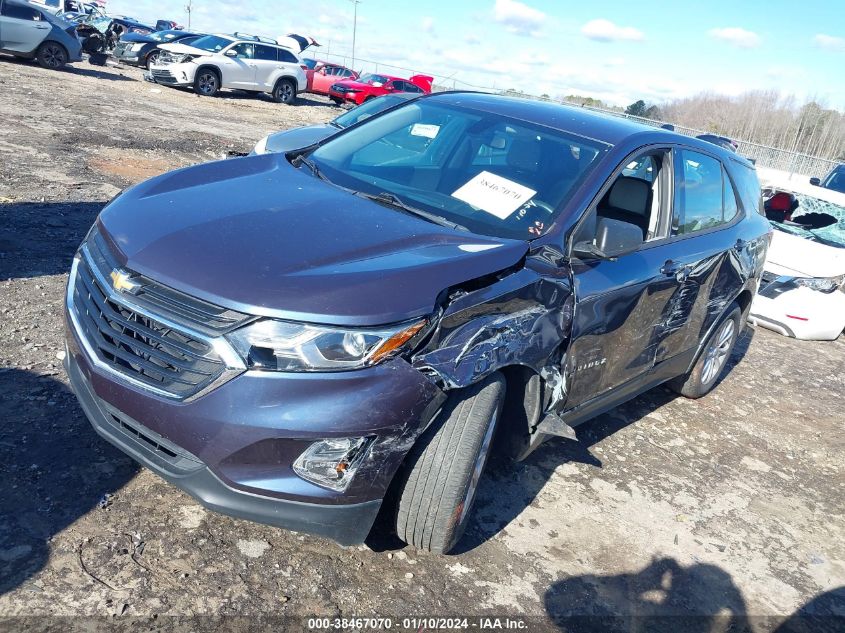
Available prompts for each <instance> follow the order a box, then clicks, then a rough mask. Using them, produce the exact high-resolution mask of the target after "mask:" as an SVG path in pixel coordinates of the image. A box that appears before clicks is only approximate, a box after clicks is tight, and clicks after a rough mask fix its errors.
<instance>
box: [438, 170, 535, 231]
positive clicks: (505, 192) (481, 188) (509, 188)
mask: <svg viewBox="0 0 845 633" xmlns="http://www.w3.org/2000/svg"><path fill="white" fill-rule="evenodd" d="M536 193H537V192H536V191H534V190H533V189H529V188H528V187H523V186H522V185H520V184H519V183H515V182H513V181H512V180H508V179H507V178H502V177H501V176H497V175H496V174H491V173H490V172H489V171H482V172H481V173H480V174H478V175H477V176H476V177H475V178H473V179H472V180H470V181H469V182H468V183H466V184H465V185H464V186H463V187H461V188H460V189H458V190H457V191H455V193H453V194H452V197H454V198H457V199H458V200H462V201H464V202H466V203H467V204H471V205H472V206H474V207H475V208H477V209H481V210H482V211H485V212H486V213H489V214H491V215H495V216H496V217H497V218H499V219H500V220H506V219H507V218H509V217H510V216H511V215H513V213H514V211H516V210H517V209H518V208H519V207H521V206H522V205H523V204H525V203H526V202H528V201H529V200H530V199H531V198H533V197H534V195H535V194H536Z"/></svg>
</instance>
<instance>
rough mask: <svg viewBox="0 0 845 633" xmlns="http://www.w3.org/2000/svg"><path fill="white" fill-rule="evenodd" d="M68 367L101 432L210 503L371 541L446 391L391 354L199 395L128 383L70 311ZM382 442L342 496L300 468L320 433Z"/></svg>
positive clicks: (264, 376)
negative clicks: (344, 368)
mask: <svg viewBox="0 0 845 633" xmlns="http://www.w3.org/2000/svg"><path fill="white" fill-rule="evenodd" d="M66 327H67V339H66V340H67V354H66V357H65V367H66V370H67V373H68V376H69V377H70V381H71V386H72V388H73V390H74V392H75V394H76V395H77V398H78V399H79V401H80V404H81V405H82V408H83V410H84V411H85V413H86V415H87V417H88V419H89V420H90V422H91V424H92V425H93V426H94V428H95V430H96V431H97V432H98V433H99V434H100V435H101V436H103V437H104V438H105V439H106V440H108V441H109V442H111V443H112V444H114V445H115V446H117V447H118V448H119V449H121V450H122V451H123V452H125V453H127V454H128V455H130V456H131V457H133V458H134V459H135V460H137V461H138V462H140V463H141V464H142V465H144V466H146V467H147V468H149V469H150V470H152V471H153V472H155V473H156V474H158V475H160V476H161V477H163V478H164V479H165V480H167V481H168V482H170V483H172V484H173V485H175V486H177V487H178V488H180V489H182V490H184V491H185V492H187V493H188V494H190V495H191V496H193V497H194V498H196V499H197V500H198V501H199V502H200V503H202V504H203V505H204V506H206V507H208V508H209V509H211V510H215V511H218V512H221V513H223V514H228V515H231V516H235V517H240V518H245V519H248V520H252V521H257V522H259V523H266V524H269V525H274V526H278V527H283V528H287V529H291V530H295V531H298V532H306V533H312V534H318V535H321V536H325V537H328V538H331V539H334V540H335V541H338V542H340V543H342V544H351V543H360V542H362V541H363V540H364V538H366V536H367V534H368V533H369V530H370V528H371V526H372V523H373V521H374V520H375V517H376V514H377V513H378V511H379V507H380V506H381V503H382V499H383V498H384V496H385V494H386V492H387V490H388V487H389V486H390V482H391V481H392V479H393V476H394V474H395V473H396V471H397V469H398V468H399V466H400V464H401V463H402V461H403V459H404V457H405V455H406V453H407V451H408V450H410V448H411V446H412V445H413V444H414V441H415V440H416V438H417V437H418V436H419V434H420V433H421V432H422V431H423V430H424V428H425V427H426V426H427V425H428V423H429V422H430V421H431V420H432V419H433V417H434V415H435V414H436V412H437V410H439V408H440V406H441V404H442V402H443V400H444V399H445V394H443V392H442V391H441V390H440V389H438V388H437V387H436V385H434V383H432V382H431V381H430V380H429V379H428V378H426V377H425V376H423V375H422V374H420V373H419V372H418V371H416V370H415V369H413V368H412V367H410V365H408V364H407V363H406V362H405V361H402V360H400V359H395V360H393V361H389V362H387V363H384V364H383V365H379V366H376V367H372V368H369V369H365V370H360V371H354V372H340V373H336V374H275V373H269V372H266V373H262V372H246V373H244V374H241V375H240V376H237V377H236V378H234V379H232V380H230V381H229V382H227V383H225V384H223V385H222V386H220V387H218V388H216V389H215V390H213V391H211V392H209V393H208V394H206V395H204V396H202V397H200V398H198V399H196V400H194V401H191V402H185V401H174V400H169V399H166V398H163V397H160V396H157V395H155V394H152V393H149V392H145V391H144V390H143V389H142V388H139V387H137V386H134V385H131V384H128V383H124V382H123V381H122V380H121V379H120V378H119V377H116V376H114V375H110V374H108V373H106V372H104V371H103V370H102V369H100V368H99V367H97V366H96V365H95V364H94V363H93V362H91V360H90V359H89V358H88V357H87V352H86V351H84V348H83V346H82V345H81V343H80V341H79V339H78V338H77V336H78V334H77V333H76V332H75V330H74V328H73V325H72V324H71V321H70V319H69V318H67V315H66ZM365 436H366V437H373V438H375V439H374V441H373V444H372V445H371V447H370V449H369V452H368V453H367V455H366V457H365V459H364V461H363V462H362V463H361V465H360V466H359V468H358V472H357V473H356V475H355V477H354V478H353V480H352V481H351V482H350V484H349V487H348V488H347V489H346V491H344V492H337V491H332V490H328V489H326V488H322V487H320V486H317V485H315V484H313V483H311V482H308V481H306V480H304V479H301V478H300V477H299V476H297V475H296V473H295V472H294V471H293V468H292V464H293V462H294V461H295V460H296V458H297V457H298V456H299V455H300V454H302V452H304V450H305V449H306V448H307V447H308V446H310V445H311V444H312V443H313V442H314V441H317V440H319V439H324V438H331V437H365Z"/></svg>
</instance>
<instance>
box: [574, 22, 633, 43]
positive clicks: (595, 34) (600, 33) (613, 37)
mask: <svg viewBox="0 0 845 633" xmlns="http://www.w3.org/2000/svg"><path fill="white" fill-rule="evenodd" d="M581 33H583V34H584V35H585V36H586V37H588V38H590V39H591V40H596V41H597V42H618V41H620V40H629V41H634V42H638V41H641V40H643V39H645V36H644V35H643V32H642V31H640V30H639V29H635V28H634V27H633V26H619V25H618V24H614V23H613V22H611V21H610V20H604V19H598V20H590V21H589V22H587V23H586V24H585V25H584V26H582V27H581Z"/></svg>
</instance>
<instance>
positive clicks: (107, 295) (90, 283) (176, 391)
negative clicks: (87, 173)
mask: <svg viewBox="0 0 845 633" xmlns="http://www.w3.org/2000/svg"><path fill="white" fill-rule="evenodd" d="M111 259H112V257H111V255H110V254H109V253H108V251H107V250H106V249H105V248H103V241H102V237H100V236H99V235H98V234H96V233H95V234H94V235H93V236H92V238H90V239H89V240H88V242H87V243H86V246H85V248H84V249H83V257H82V258H81V259H80V260H79V261H78V263H77V265H76V268H75V270H76V275H75V278H74V279H73V280H72V283H71V286H70V291H69V292H70V296H69V299H70V302H71V304H72V309H73V310H74V312H75V315H76V317H77V318H76V321H77V323H78V329H79V335H80V337H82V338H84V339H85V341H86V342H87V343H88V345H89V346H90V348H91V351H92V352H93V353H94V354H95V355H96V357H97V360H99V361H100V363H102V364H104V365H105V366H106V367H107V368H108V369H110V370H112V371H113V372H115V373H118V374H121V375H123V376H126V377H127V378H129V379H130V380H132V381H134V382H136V383H140V384H141V385H142V386H145V387H148V388H150V389H151V390H153V391H155V392H156V393H159V394H161V395H166V396H170V397H173V398H178V399H185V398H190V397H192V396H196V395H197V394H200V393H201V392H203V391H204V390H208V389H210V388H213V387H214V386H216V385H217V384H220V383H221V381H222V380H224V373H227V371H229V372H230V373H231V369H229V368H227V363H226V362H225V361H224V359H223V358H222V357H221V356H220V354H219V353H218V352H217V350H216V349H215V346H214V345H213V344H212V342H211V340H210V339H211V337H207V336H204V335H203V334H201V333H199V332H196V330H200V329H203V330H205V331H214V332H216V333H221V332H224V331H227V330H228V329H231V328H232V327H235V326H237V325H238V324H240V323H245V322H246V321H248V320H249V318H250V317H247V316H246V315H242V314H240V313H236V312H232V311H229V310H226V309H224V308H220V307H218V306H212V305H211V304H207V303H205V302H202V301H199V300H196V299H193V298H189V297H186V296H185V295H183V294H182V293H179V292H177V291H175V290H172V289H169V288H166V287H164V286H161V285H159V284H155V283H154V282H151V281H150V280H145V279H144V278H142V277H133V278H132V281H133V283H137V284H138V286H137V289H136V290H135V292H137V293H138V295H137V296H134V295H133V296H132V297H131V300H127V299H126V298H124V297H123V295H122V293H120V292H117V291H114V290H113V289H112V288H111V285H110V284H109V282H108V281H107V280H108V279H109V275H110V273H111V271H113V270H115V269H117V267H116V266H114V265H113V264H112V262H111V261H110V260H111ZM136 280H140V281H136ZM180 299H184V301H180ZM148 305H150V306H154V307H155V308H156V309H154V310H149V311H147V306H148ZM203 310H205V311H206V312H203ZM157 317H158V318H157ZM204 318H207V319H208V321H207V322H203V321H202V320H203V319H204ZM173 323H176V325H181V324H185V328H184V329H183V328H181V327H174V326H173V325H172V324H173ZM189 324H190V325H193V326H195V327H190V326H189ZM191 332H194V334H191ZM236 373H237V372H236Z"/></svg>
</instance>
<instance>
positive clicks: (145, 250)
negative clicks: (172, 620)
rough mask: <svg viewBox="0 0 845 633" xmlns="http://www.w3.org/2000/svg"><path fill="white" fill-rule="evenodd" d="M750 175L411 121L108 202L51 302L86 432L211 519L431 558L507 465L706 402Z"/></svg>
mask: <svg viewBox="0 0 845 633" xmlns="http://www.w3.org/2000/svg"><path fill="white" fill-rule="evenodd" d="M759 201H760V189H759V183H758V181H757V176H756V173H755V171H754V167H753V166H752V165H751V164H750V163H748V162H747V161H746V160H745V159H743V158H741V157H739V156H737V155H736V154H733V153H731V152H727V151H725V150H723V149H721V148H719V147H717V146H715V145H712V144H710V143H706V142H703V141H698V140H696V139H692V138H687V137H684V136H680V135H677V134H674V133H672V132H668V131H665V130H657V129H652V128H648V127H644V126H639V125H637V124H633V123H630V122H628V121H625V120H621V119H616V118H607V117H603V116H598V115H595V114H592V113H588V112H584V111H583V110H580V109H575V108H570V107H565V106H560V105H552V104H547V103H537V102H531V101H524V100H518V99H511V98H505V97H499V96H492V95H481V94H472V93H442V94H437V95H431V96H425V97H422V98H420V99H417V100H414V101H412V102H409V103H407V104H404V105H400V106H398V107H396V108H394V109H391V110H388V111H387V112H384V113H382V114H380V115H377V116H374V117H372V118H369V119H367V120H366V121H364V122H362V123H359V124H356V125H353V126H351V127H349V128H347V129H345V130H343V131H341V132H339V133H338V134H336V135H334V136H332V137H331V138H330V139H328V140H325V141H322V142H321V143H320V144H318V145H313V146H310V147H308V148H306V149H303V150H296V151H294V152H289V153H288V154H286V155H285V154H267V155H262V156H254V157H249V158H244V159H241V160H237V161H225V162H218V163H209V164H205V165H199V166H195V167H190V168H187V169H183V170H179V171H175V172H172V173H169V174H165V175H163V176H159V177H157V178H154V179H152V180H149V181H147V182H145V183H142V184H140V185H137V186H135V187H133V188H132V189H130V190H128V191H126V192H125V193H123V194H122V195H121V196H119V197H118V198H117V199H116V200H114V201H113V202H112V203H111V204H109V205H108V206H107V207H106V208H105V209H104V210H103V212H102V213H101V214H100V217H99V218H98V220H97V222H96V225H95V226H94V227H93V228H92V230H91V232H90V233H89V235H88V236H87V238H86V240H85V242H84V243H83V244H82V246H81V247H80V250H79V252H78V254H77V256H76V258H75V259H74V262H73V269H72V271H71V274H70V279H69V283H68V288H67V302H66V303H67V305H66V317H67V324H68V334H67V347H68V354H67V356H66V361H65V362H66V366H67V371H68V374H69V376H70V379H71V383H72V385H73V389H74V391H75V392H76V394H77V396H78V398H79V401H80V403H81V404H82V407H83V408H84V410H85V412H86V414H87V416H88V418H89V419H90V421H91V423H92V424H93V425H94V427H95V429H96V430H97V432H98V433H100V435H102V436H103V437H104V438H106V439H107V440H108V441H110V442H112V443H113V444H115V445H116V446H118V447H119V448H121V449H122V450H123V451H125V452H126V453H128V454H129V455H131V456H132V457H134V458H135V459H136V460H138V461H139V462H141V463H142V464H144V465H145V466H147V467H148V468H150V469H151V470H153V471H154V472H156V473H158V474H159V475H161V476H162V477H164V478H165V479H166V480H168V481H170V482H172V483H173V484H174V485H176V486H178V487H179V488H181V489H183V490H185V491H187V492H188V493H189V494H191V495H193V496H194V497H195V498H196V499H197V500H199V502H200V503H202V504H203V505H205V506H207V507H208V508H211V509H213V510H217V511H220V512H223V513H226V514H230V515H233V516H237V517H243V518H247V519H251V520H254V521H259V522H262V523H267V524H271V525H276V526H280V527H284V528H289V529H292V530H297V531H303V532H309V533H314V534H320V535H324V536H327V537H330V538H332V539H335V540H337V541H339V542H340V543H344V544H351V543H360V542H362V541H363V540H364V539H365V538H366V537H367V535H368V533H369V531H370V529H371V527H372V525H373V523H374V520H375V518H376V515H377V514H378V513H379V512H380V510H381V511H383V512H384V513H385V515H386V516H388V517H391V520H392V522H393V525H394V527H395V530H396V532H397V534H398V535H399V537H400V538H401V539H403V540H404V541H406V542H408V543H411V544H413V545H415V546H416V547H418V548H422V549H425V550H429V551H435V552H447V551H449V550H450V549H451V548H453V547H454V545H455V544H456V542H457V541H458V539H459V538H460V537H461V534H462V533H463V531H464V529H465V528H466V526H467V524H468V522H469V518H470V516H471V509H472V505H473V499H474V496H475V492H476V489H477V486H478V482H479V478H480V476H481V475H482V473H483V471H484V468H485V465H486V464H487V459H488V455H490V453H491V451H490V448H491V445H492V443H493V441H494V439H496V441H497V442H498V443H500V444H501V446H502V447H503V448H505V449H506V450H507V451H509V452H510V454H511V455H512V456H513V457H515V458H517V459H524V458H525V457H527V456H528V455H529V454H530V453H531V452H532V451H533V450H534V449H535V448H536V447H537V446H538V445H539V444H540V443H541V442H543V441H544V440H545V439H546V438H549V437H552V436H563V437H568V438H572V439H574V438H575V435H574V432H573V427H575V426H577V425H579V424H581V423H583V422H585V421H587V420H589V419H590V418H592V417H595V416H596V415H598V414H599V413H601V412H603V411H606V410H608V409H610V408H612V407H614V406H616V405H618V404H620V403H621V402H623V401H625V400H627V399H630V398H632V397H634V396H636V395H637V394H639V393H641V392H643V391H645V390H647V389H650V388H652V387H654V386H656V385H658V384H661V383H664V382H668V383H669V385H670V386H671V387H672V388H674V389H676V390H677V391H678V392H680V393H682V394H684V395H685V396H689V397H699V396H702V395H704V394H705V393H707V392H708V391H709V390H711V389H712V388H713V387H714V386H715V385H716V384H717V382H718V380H719V377H720V375H721V374H722V372H723V370H724V368H725V366H726V364H727V360H728V357H729V355H730V354H731V351H732V349H733V346H734V344H735V342H736V340H737V336H738V335H739V333H740V330H741V328H742V324H743V323H744V322H745V317H746V315H747V312H748V309H749V306H750V304H751V299H752V297H753V296H754V293H755V291H756V289H757V284H758V281H759V279H760V275H761V273H762V270H763V261H764V258H765V254H766V249H767V247H768V242H769V232H770V228H769V225H768V223H767V222H766V220H765V218H764V217H763V216H762V215H760V213H759Z"/></svg>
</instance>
